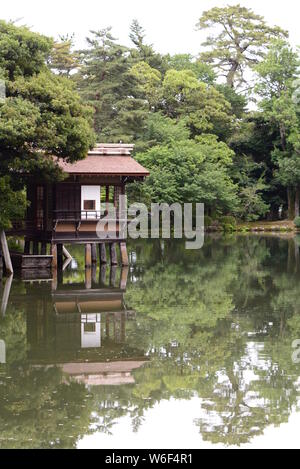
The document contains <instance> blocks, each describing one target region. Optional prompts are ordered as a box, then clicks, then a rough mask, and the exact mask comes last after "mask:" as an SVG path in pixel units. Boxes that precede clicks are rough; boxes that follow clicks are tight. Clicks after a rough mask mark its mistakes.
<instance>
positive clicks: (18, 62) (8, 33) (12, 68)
mask: <svg viewBox="0 0 300 469" xmlns="http://www.w3.org/2000/svg"><path fill="white" fill-rule="evenodd" d="M52 45H53V41H52V39H50V38H47V37H46V36H42V35H41V34H37V33H33V32H32V31H30V30H29V29H28V28H26V27H17V26H15V25H14V24H13V23H6V22H5V21H3V20H1V21H0V69H2V70H4V71H5V76H6V78H7V79H8V80H14V79H16V78H17V77H18V76H23V77H31V76H33V75H34V74H36V73H39V72H40V71H41V70H42V69H43V68H44V67H45V62H46V59H47V57H48V55H49V53H50V51H51V47H52Z"/></svg>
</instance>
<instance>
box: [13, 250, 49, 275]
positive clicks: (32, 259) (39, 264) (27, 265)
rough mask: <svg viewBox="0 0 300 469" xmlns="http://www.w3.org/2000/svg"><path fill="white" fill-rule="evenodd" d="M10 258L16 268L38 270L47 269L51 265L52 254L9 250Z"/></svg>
mask: <svg viewBox="0 0 300 469" xmlns="http://www.w3.org/2000/svg"><path fill="white" fill-rule="evenodd" d="M10 255H11V260H12V263H13V266H14V268H15V269H17V270H31V271H32V270H40V271H48V270H50V269H51V266H52V256H50V255H46V256H41V255H33V254H22V253H19V252H11V253H10Z"/></svg>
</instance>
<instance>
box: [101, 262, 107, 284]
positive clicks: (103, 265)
mask: <svg viewBox="0 0 300 469" xmlns="http://www.w3.org/2000/svg"><path fill="white" fill-rule="evenodd" d="M105 283H106V264H102V265H101V266H100V284H101V285H105Z"/></svg>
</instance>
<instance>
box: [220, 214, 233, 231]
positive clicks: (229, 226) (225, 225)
mask: <svg viewBox="0 0 300 469" xmlns="http://www.w3.org/2000/svg"><path fill="white" fill-rule="evenodd" d="M220 222H221V225H222V229H223V231H225V232H226V233H228V232H229V233H230V232H232V231H236V219H235V218H234V217H232V216H225V217H221V219H220Z"/></svg>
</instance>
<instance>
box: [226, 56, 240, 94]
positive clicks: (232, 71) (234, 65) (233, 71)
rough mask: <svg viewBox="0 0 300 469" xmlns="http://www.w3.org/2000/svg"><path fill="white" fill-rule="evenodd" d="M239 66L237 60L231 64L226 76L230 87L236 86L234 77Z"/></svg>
mask: <svg viewBox="0 0 300 469" xmlns="http://www.w3.org/2000/svg"><path fill="white" fill-rule="evenodd" d="M238 67H239V64H238V63H237V62H233V63H232V65H231V69H230V70H229V72H228V75H227V77H226V81H227V85H228V86H229V87H230V88H234V79H235V74H236V72H237V69H238Z"/></svg>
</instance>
